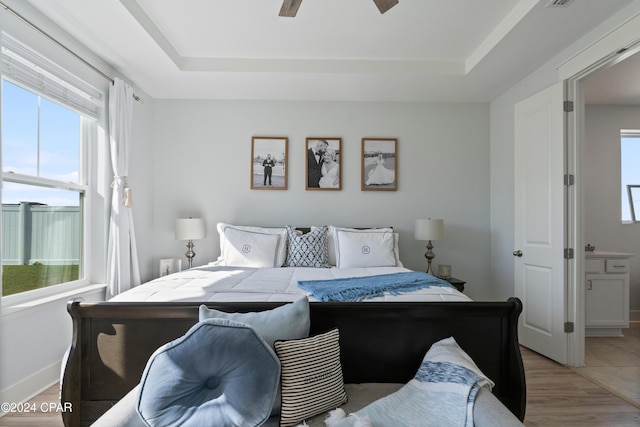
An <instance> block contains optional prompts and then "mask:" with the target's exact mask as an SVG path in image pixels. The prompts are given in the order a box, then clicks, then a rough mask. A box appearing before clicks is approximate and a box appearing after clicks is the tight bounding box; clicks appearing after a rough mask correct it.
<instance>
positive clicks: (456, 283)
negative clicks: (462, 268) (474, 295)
mask: <svg viewBox="0 0 640 427" xmlns="http://www.w3.org/2000/svg"><path fill="white" fill-rule="evenodd" d="M444 280H446V281H447V282H449V283H451V284H452V285H453V286H454V287H455V288H456V289H457V290H459V291H460V292H464V285H465V283H467V282H465V281H464V280H460V279H456V278H455V277H449V278H448V279H444Z"/></svg>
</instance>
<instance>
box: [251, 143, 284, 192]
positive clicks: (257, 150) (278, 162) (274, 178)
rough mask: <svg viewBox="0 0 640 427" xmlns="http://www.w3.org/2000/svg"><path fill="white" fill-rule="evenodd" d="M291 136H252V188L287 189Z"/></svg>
mask: <svg viewBox="0 0 640 427" xmlns="http://www.w3.org/2000/svg"><path fill="white" fill-rule="evenodd" d="M288 145H289V138H287V137H285V136H254V137H252V138H251V189H252V190H286V189H287V158H288Z"/></svg>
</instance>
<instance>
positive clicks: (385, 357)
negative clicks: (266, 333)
mask: <svg viewBox="0 0 640 427" xmlns="http://www.w3.org/2000/svg"><path fill="white" fill-rule="evenodd" d="M282 304H283V303H273V302H239V303H233V302H221V303H214V302H207V303H206V305H207V306H208V307H210V308H215V309H217V310H222V311H228V312H248V311H261V310H267V309H272V308H274V307H277V306H279V305H282ZM199 305H200V303H193V302H163V303H151V302H121V303H113V302H101V303H83V302H80V301H70V302H69V304H68V307H67V309H68V311H69V314H70V315H71V318H72V322H73V337H72V343H71V347H70V350H69V354H68V358H67V359H66V361H65V363H64V366H63V368H64V373H63V381H62V386H61V401H62V402H68V404H67V405H70V406H67V407H70V408H72V410H71V411H67V412H64V413H63V414H62V416H63V420H64V424H65V425H66V426H67V427H77V426H86V425H90V424H91V423H92V422H93V421H95V420H96V419H97V418H98V417H100V416H101V415H102V414H103V413H104V412H106V411H107V410H108V409H109V408H110V407H112V406H113V405H114V404H115V403H116V402H117V401H118V400H119V399H121V398H122V397H123V396H124V395H125V394H127V392H129V390H131V389H132V388H133V387H134V386H136V384H138V382H139V381H140V377H141V374H142V371H143V369H144V367H145V365H146V363H147V360H148V358H149V356H150V355H151V354H152V353H153V352H154V351H155V350H156V349H157V348H158V347H159V346H161V345H163V344H165V343H167V342H169V341H171V340H173V339H175V338H178V337H180V336H181V335H183V334H184V333H185V332H186V331H187V330H188V329H189V328H190V327H191V326H192V325H194V324H195V323H196V322H197V321H198V307H199ZM310 308H311V331H310V333H311V334H312V335H313V334H316V333H320V332H324V331H327V330H329V329H332V328H334V327H337V328H339V330H340V348H341V361H342V369H343V374H344V380H345V383H375V382H378V383H379V382H382V383H406V382H407V381H408V380H409V379H411V378H412V377H413V375H414V374H415V372H416V370H417V368H418V366H419V365H420V362H421V361H422V358H423V356H424V354H425V352H426V351H427V349H428V348H429V347H430V345H431V344H433V343H434V342H436V341H439V340H440V339H443V338H447V337H449V336H453V337H454V338H455V339H456V341H457V342H458V343H459V344H460V346H461V347H462V348H463V349H464V350H465V351H466V352H467V353H468V354H469V355H470V356H471V357H472V358H473V360H474V361H475V362H476V364H477V365H478V367H479V368H480V369H481V370H482V371H483V372H484V373H485V374H486V375H487V376H488V377H489V378H491V380H493V381H494V382H495V387H494V388H493V393H494V395H495V396H496V397H498V399H499V400H500V401H501V402H502V403H503V404H504V405H505V406H506V407H507V408H508V409H509V410H510V411H511V412H512V413H513V414H514V415H515V416H516V417H518V418H519V419H520V420H523V419H524V413H525V401H526V391H525V376H524V368H523V364H522V358H521V354H520V349H519V345H518V336H517V324H518V317H519V315H520V313H521V311H522V304H521V302H520V300H518V299H516V298H510V299H509V300H508V301H505V302H381V303H377V302H366V303H311V304H310Z"/></svg>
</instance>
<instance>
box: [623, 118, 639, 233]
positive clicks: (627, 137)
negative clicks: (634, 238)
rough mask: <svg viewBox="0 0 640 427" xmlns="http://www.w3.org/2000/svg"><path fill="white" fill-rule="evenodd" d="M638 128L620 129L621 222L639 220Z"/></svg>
mask: <svg viewBox="0 0 640 427" xmlns="http://www.w3.org/2000/svg"><path fill="white" fill-rule="evenodd" d="M638 165H640V130H622V131H620V177H621V180H620V183H621V186H620V187H621V200H622V222H623V223H633V222H637V221H640V167H638Z"/></svg>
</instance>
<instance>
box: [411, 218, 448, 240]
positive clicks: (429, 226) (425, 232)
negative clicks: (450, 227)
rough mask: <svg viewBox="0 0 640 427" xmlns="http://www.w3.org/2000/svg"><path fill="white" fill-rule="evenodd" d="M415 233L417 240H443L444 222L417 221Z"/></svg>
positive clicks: (440, 220)
mask: <svg viewBox="0 0 640 427" xmlns="http://www.w3.org/2000/svg"><path fill="white" fill-rule="evenodd" d="M414 233H415V234H414V236H415V239H416V240H442V238H443V237H444V220H443V219H431V218H429V219H417V220H416V227H415V230H414Z"/></svg>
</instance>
